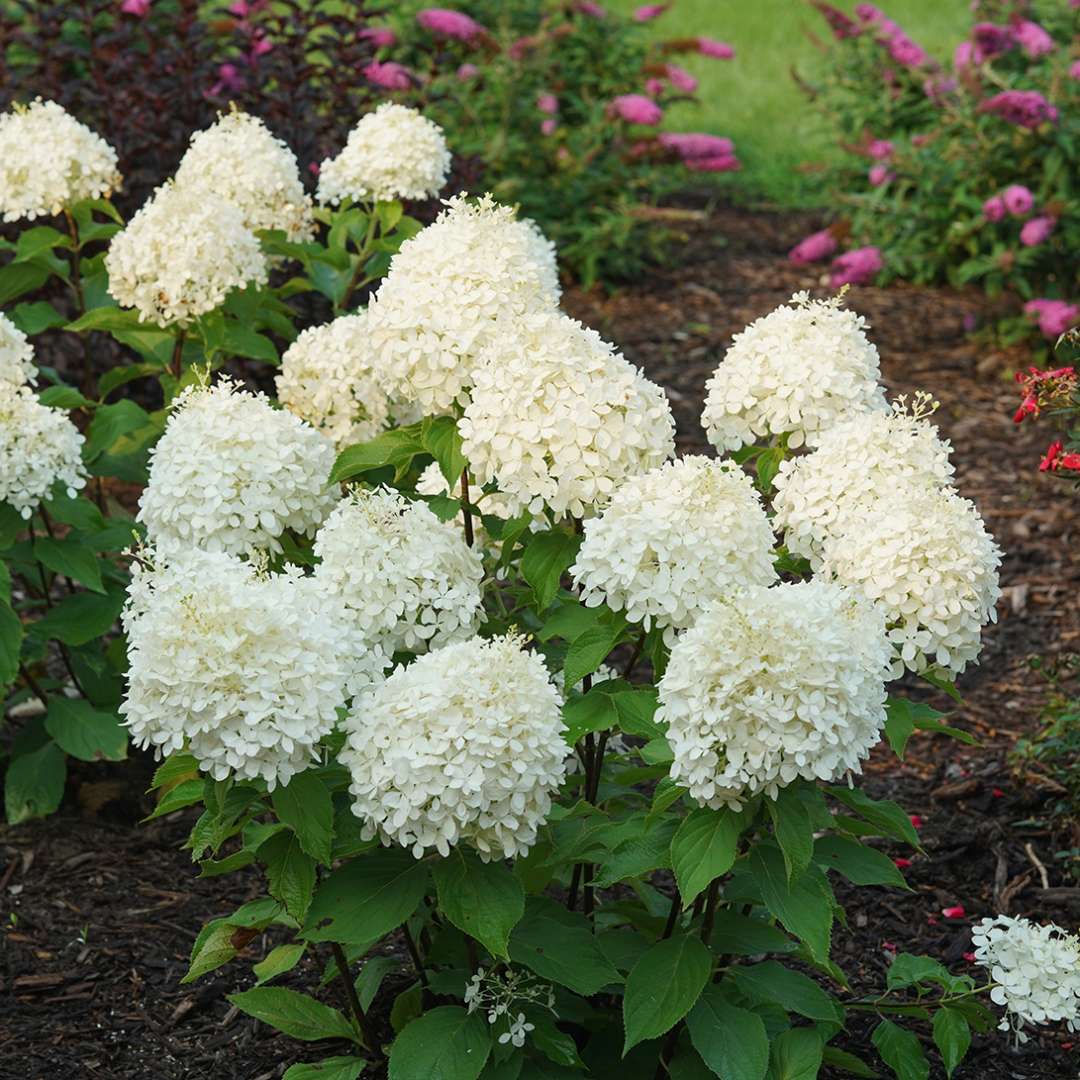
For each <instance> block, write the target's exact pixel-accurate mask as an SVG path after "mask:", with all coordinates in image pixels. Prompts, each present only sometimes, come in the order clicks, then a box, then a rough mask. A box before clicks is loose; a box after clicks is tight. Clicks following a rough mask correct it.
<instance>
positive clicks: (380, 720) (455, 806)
mask: <svg viewBox="0 0 1080 1080" xmlns="http://www.w3.org/2000/svg"><path fill="white" fill-rule="evenodd" d="M522 645H523V643H522V641H521V640H520V639H519V638H517V637H514V636H506V637H498V638H493V639H491V640H483V639H481V638H478V637H476V638H470V639H469V640H468V641H461V642H455V643H453V644H450V645H446V646H444V647H443V648H441V649H437V650H436V651H435V652H430V653H426V654H425V655H423V656H420V657H418V658H417V659H416V660H414V661H413V662H412V663H411V664H410V665H409V666H408V667H399V668H398V669H397V670H395V671H394V673H393V674H392V675H391V676H390V677H389V678H388V679H387V680H386V681H385V682H384V683H383V684H382V685H380V686H374V687H373V688H372V689H370V690H369V691H367V692H366V693H364V694H362V695H361V696H360V697H359V698H357V699H356V700H355V701H354V702H353V705H352V708H351V710H350V712H349V716H348V719H347V721H346V727H347V730H348V735H347V739H346V744H345V748H344V749H343V750H342V751H341V754H340V761H341V763H342V764H343V765H344V766H345V767H346V768H347V769H348V770H349V773H350V776H351V783H350V785H349V790H350V792H351V793H352V795H353V799H354V801H353V813H355V814H356V815H357V817H359V818H360V819H361V821H363V823H364V826H363V831H364V835H365V836H366V837H369V838H370V837H373V836H378V837H379V838H380V839H381V840H382V842H383V843H384V844H387V845H389V844H400V845H401V846H402V847H407V848H411V849H412V852H413V855H415V856H416V857H417V858H420V857H421V856H422V855H423V854H424V852H425V851H427V850H429V849H434V850H436V851H438V852H439V854H441V855H444V856H445V855H448V854H449V852H450V848H451V847H452V846H453V845H455V844H457V843H459V842H461V841H466V842H468V843H470V844H472V846H473V847H475V848H476V850H477V852H478V854H479V856H480V858H481V859H484V860H486V861H490V860H492V859H501V858H504V857H505V858H512V857H514V856H515V855H523V854H524V853H525V852H527V851H528V850H529V848H530V847H531V846H532V845H533V844H534V843H535V842H536V831H537V829H538V827H539V826H540V825H541V824H542V823H543V822H544V821H545V820H546V818H547V816H548V812H549V811H550V809H551V798H552V795H553V794H554V793H555V792H556V791H557V790H558V788H559V785H560V784H561V783H562V781H563V779H564V778H565V775H566V764H565V758H566V744H565V742H564V741H563V730H564V728H563V721H562V712H561V710H560V702H559V693H558V691H557V690H556V689H555V685H554V684H553V683H552V681H551V679H550V677H549V675H548V670H547V668H546V667H545V665H544V661H543V660H542V659H541V657H540V656H539V655H538V654H537V653H535V652H527V651H526V650H525V649H524V648H523V647H522Z"/></svg>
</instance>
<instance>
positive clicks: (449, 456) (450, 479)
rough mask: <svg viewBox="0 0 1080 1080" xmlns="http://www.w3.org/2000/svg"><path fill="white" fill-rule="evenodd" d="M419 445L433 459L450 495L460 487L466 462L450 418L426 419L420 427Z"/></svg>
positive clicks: (459, 439)
mask: <svg viewBox="0 0 1080 1080" xmlns="http://www.w3.org/2000/svg"><path fill="white" fill-rule="evenodd" d="M420 445H421V446H422V447H423V448H424V449H425V450H426V451H427V452H428V453H429V454H430V455H431V456H432V457H433V458H434V459H435V461H436V463H437V464H438V466H439V471H440V472H441V473H442V474H443V479H444V480H445V481H446V484H447V487H448V489H449V491H450V493H451V494H453V493H454V492H455V491H457V490H458V489H459V488H460V486H461V474H462V473H463V472H464V470H465V466H466V464H467V462H466V461H465V455H464V454H463V453H462V452H461V435H460V434H459V433H458V428H457V421H456V420H455V419H454V418H453V417H452V416H437V417H426V418H425V419H424V421H423V423H422V424H421V426H420Z"/></svg>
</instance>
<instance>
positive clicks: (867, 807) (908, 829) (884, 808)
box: [829, 784, 921, 848]
mask: <svg viewBox="0 0 1080 1080" xmlns="http://www.w3.org/2000/svg"><path fill="white" fill-rule="evenodd" d="M829 794H830V795H832V797H833V798H834V799H836V800H838V801H839V802H842V803H843V804H844V805H845V806H846V807H848V808H849V809H851V810H854V811H855V813H856V814H858V815H859V816H860V817H861V818H864V819H865V820H866V821H869V822H870V824H871V825H873V826H875V827H876V828H877V829H879V830H880V831H881V835H882V836H891V837H892V838H893V839H894V840H903V841H906V842H907V843H909V844H910V845H911V846H912V847H913V848H919V847H921V845H920V843H919V834H918V833H917V832H916V831H915V826H914V825H912V824H911V818H909V817H908V815H907V814H905V813H904V811H903V809H902V808H901V807H899V806H897V805H896V803H894V802H890V801H888V800H881V801H880V802H878V801H875V800H874V799H871V798H870V796H869V795H866V794H865V793H864V792H862V791H860V790H859V789H858V788H848V787H842V786H841V785H839V784H838V785H836V786H834V787H830V788H829Z"/></svg>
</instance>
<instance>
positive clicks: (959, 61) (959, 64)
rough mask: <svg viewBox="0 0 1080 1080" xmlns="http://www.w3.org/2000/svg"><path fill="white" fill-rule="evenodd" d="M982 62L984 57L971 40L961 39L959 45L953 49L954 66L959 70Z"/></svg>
mask: <svg viewBox="0 0 1080 1080" xmlns="http://www.w3.org/2000/svg"><path fill="white" fill-rule="evenodd" d="M981 62H982V57H981V55H980V54H979V50H978V49H977V48H976V47H975V46H974V45H972V44H971V42H970V41H961V42H960V44H959V45H957V46H956V48H955V49H953V67H954V68H956V70H957V71H963V70H964V68H966V67H971V66H972V65H973V64H978V63H981Z"/></svg>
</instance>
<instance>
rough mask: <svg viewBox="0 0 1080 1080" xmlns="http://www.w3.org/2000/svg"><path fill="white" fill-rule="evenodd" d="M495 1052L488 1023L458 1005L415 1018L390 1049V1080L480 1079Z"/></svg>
mask: <svg viewBox="0 0 1080 1080" xmlns="http://www.w3.org/2000/svg"><path fill="white" fill-rule="evenodd" d="M490 1053H491V1035H490V1033H489V1030H488V1025H487V1023H486V1021H485V1020H484V1019H483V1018H482V1017H481V1016H479V1015H478V1014H476V1013H467V1012H466V1011H465V1010H464V1009H462V1008H460V1007H458V1006H456V1005H442V1006H440V1007H439V1008H437V1009H431V1010H430V1011H429V1012H426V1013H424V1015H423V1016H420V1017H418V1018H417V1019H415V1020H414V1021H413V1022H412V1023H411V1024H409V1025H408V1026H407V1027H406V1028H405V1030H404V1031H402V1032H401V1034H400V1035H398V1037H397V1038H396V1039H395V1040H394V1045H393V1046H392V1047H390V1070H389V1074H388V1076H389V1080H420V1078H421V1077H423V1078H424V1080H477V1077H479V1075H480V1073H481V1072H483V1069H484V1065H485V1063H486V1062H487V1059H488V1055H489V1054H490Z"/></svg>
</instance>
